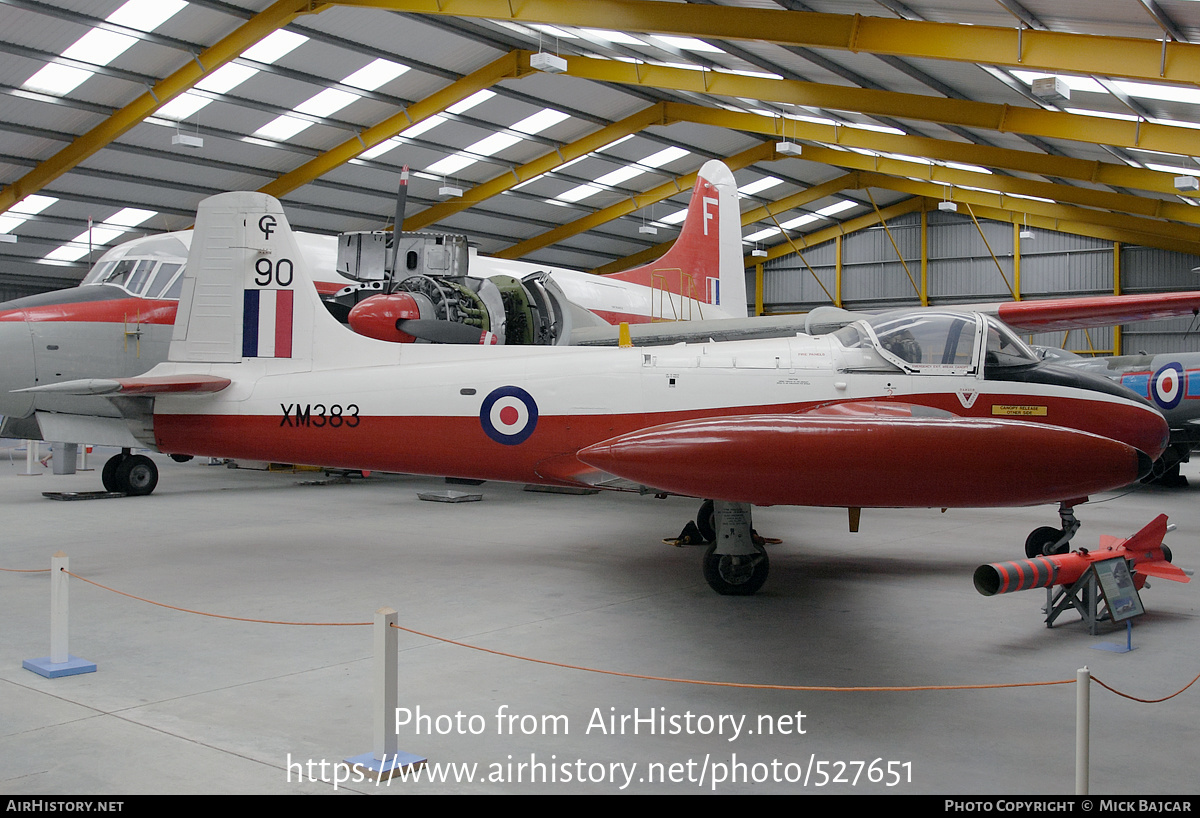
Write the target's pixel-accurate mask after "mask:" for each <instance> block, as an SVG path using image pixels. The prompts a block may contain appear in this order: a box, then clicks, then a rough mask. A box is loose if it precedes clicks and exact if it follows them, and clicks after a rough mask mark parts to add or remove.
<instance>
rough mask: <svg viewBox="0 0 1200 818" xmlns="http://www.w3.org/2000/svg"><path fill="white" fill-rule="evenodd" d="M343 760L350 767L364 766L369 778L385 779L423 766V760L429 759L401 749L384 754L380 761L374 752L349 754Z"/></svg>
mask: <svg viewBox="0 0 1200 818" xmlns="http://www.w3.org/2000/svg"><path fill="white" fill-rule="evenodd" d="M344 760H345V762H346V763H347V764H349V765H350V766H351V767H364V768H366V770H367V771H368V773H369V777H370V778H375V779H378V780H380V781H385V780H387V779H389V778H391V777H392V776H393V775H395V774H396V773H399V772H403V771H404V770H409V769H416V768H417V767H424V766H425V762H426V761H428V760H429V759H427V758H425V757H423V756H417V755H413V754H412V753H406V752H404V751H403V750H401V751H400V752H398V753H396V754H395V755H389V756H386V757H385V758H384V759H383V760H382V761H380V760H379V759H377V758H376V757H375V754H374V753H363V754H362V755H360V756H351V757H350V758H347V759H344Z"/></svg>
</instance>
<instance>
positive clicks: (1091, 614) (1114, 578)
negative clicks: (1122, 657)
mask: <svg viewBox="0 0 1200 818" xmlns="http://www.w3.org/2000/svg"><path fill="white" fill-rule="evenodd" d="M1101 603H1103V606H1104V607H1103V609H1102V608H1101ZM1068 607H1072V608H1074V609H1075V610H1077V611H1079V615H1080V616H1081V617H1082V618H1083V621H1084V622H1085V623H1087V626H1088V632H1089V633H1091V635H1092V636H1095V635H1096V631H1097V626H1098V625H1099V624H1100V623H1101V622H1105V621H1109V622H1113V623H1117V622H1125V621H1128V620H1131V619H1132V618H1133V617H1135V616H1140V615H1142V614H1144V613H1145V612H1146V609H1145V607H1144V606H1143V605H1142V598H1141V596H1140V595H1139V594H1138V590H1137V587H1136V585H1135V583H1134V580H1133V576H1132V574H1131V573H1130V570H1129V563H1128V562H1127V561H1126V559H1125V558H1124V557H1113V558H1111V559H1105V560H1099V561H1097V562H1093V563H1092V564H1091V566H1089V568H1088V570H1087V571H1084V573H1083V576H1081V577H1080V578H1079V579H1077V580H1076V581H1075V582H1074V583H1073V584H1072V585H1070V586H1066V585H1063V586H1062V587H1061V588H1060V590H1059V591H1058V593H1057V594H1055V593H1054V589H1053V588H1047V589H1046V627H1047V628H1052V627H1054V620H1055V619H1057V618H1058V616H1059V614H1061V613H1063V612H1064V611H1065V610H1067V608H1068Z"/></svg>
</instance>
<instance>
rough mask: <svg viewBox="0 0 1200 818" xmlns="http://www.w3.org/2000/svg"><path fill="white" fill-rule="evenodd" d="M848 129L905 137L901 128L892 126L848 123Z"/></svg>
mask: <svg viewBox="0 0 1200 818" xmlns="http://www.w3.org/2000/svg"><path fill="white" fill-rule="evenodd" d="M846 127H848V128H858V129H859V130H861V131H875V132H876V133H891V134H896V135H897V136H904V131H902V130H900V129H899V128H893V127H892V126H891V125H873V124H871V123H870V122H847V123H846Z"/></svg>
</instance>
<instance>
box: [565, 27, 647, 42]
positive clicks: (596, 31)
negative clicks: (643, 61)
mask: <svg viewBox="0 0 1200 818" xmlns="http://www.w3.org/2000/svg"><path fill="white" fill-rule="evenodd" d="M581 31H583V32H584V33H585V34H590V35H591V36H593V37H595V38H596V39H597V40H604V41H605V42H608V43H619V44H620V45H640V46H645V45H646V44H645V43H644V42H642V41H641V40H639V39H638V38H637V37H634V36H633V35H632V34H626V33H625V32H623V31H609V30H608V29H603V28H585V29H581Z"/></svg>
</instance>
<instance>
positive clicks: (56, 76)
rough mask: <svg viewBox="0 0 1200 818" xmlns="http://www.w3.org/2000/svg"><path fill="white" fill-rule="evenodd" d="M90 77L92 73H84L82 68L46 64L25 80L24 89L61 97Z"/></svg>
mask: <svg viewBox="0 0 1200 818" xmlns="http://www.w3.org/2000/svg"><path fill="white" fill-rule="evenodd" d="M90 76H92V72H91V71H84V70H83V69H82V68H72V67H71V66H69V65H59V64H58V63H48V64H47V65H46V66H44V67H43V68H42V69H41V70H39V71H38V72H37V73H36V74H34V75H33V76H32V77H30V78H29V79H27V80H25V83H24V87H25V88H28V89H29V90H31V91H44V92H46V93H47V94H54V95H55V96H63V95H64V94H69V93H71V91H73V90H75V89H76V88H78V87H79V86H80V85H82V84H83V81H84V80H86V79H87V78H88V77H90Z"/></svg>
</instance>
